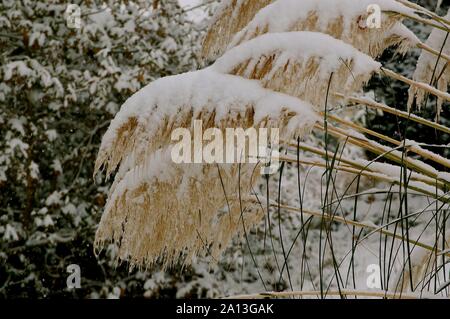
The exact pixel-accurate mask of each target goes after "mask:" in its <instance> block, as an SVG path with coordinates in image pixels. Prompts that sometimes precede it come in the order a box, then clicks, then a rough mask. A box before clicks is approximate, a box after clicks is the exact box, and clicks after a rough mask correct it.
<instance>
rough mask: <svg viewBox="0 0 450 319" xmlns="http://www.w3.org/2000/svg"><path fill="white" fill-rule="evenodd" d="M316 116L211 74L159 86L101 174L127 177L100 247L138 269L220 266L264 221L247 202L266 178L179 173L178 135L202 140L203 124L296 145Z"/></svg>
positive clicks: (115, 130) (129, 117) (139, 104)
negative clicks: (109, 247)
mask: <svg viewBox="0 0 450 319" xmlns="http://www.w3.org/2000/svg"><path fill="white" fill-rule="evenodd" d="M312 109H313V107H312V106H311V105H309V104H308V103H305V102H302V101H301V100H299V99H296V98H293V97H290V96H287V95H284V94H280V93H276V92H272V91H269V90H266V89H264V88H262V87H261V86H260V84H259V83H258V82H256V81H250V80H247V79H242V78H239V77H236V76H232V75H224V74H218V73H214V72H211V71H210V70H206V71H198V72H192V73H187V74H182V75H178V76H174V77H168V78H164V79H160V80H158V81H155V82H153V83H151V84H150V85H148V86H147V87H145V88H144V89H142V90H141V91H139V92H138V93H136V94H135V95H134V96H132V97H131V98H130V99H129V100H128V101H127V102H126V103H125V104H124V105H123V107H122V109H121V111H120V112H119V113H118V114H117V116H116V118H115V119H114V120H113V122H112V123H111V125H110V127H109V129H108V131H107V132H106V134H105V136H104V138H103V140H102V145H101V148H100V151H99V156H98V160H97V163H96V170H98V169H99V168H100V167H101V166H103V165H105V166H106V167H107V171H108V174H110V173H112V172H113V171H114V170H116V169H117V168H118V173H117V174H116V176H115V181H114V184H113V186H112V188H111V191H110V195H109V198H108V201H107V204H106V207H105V212H104V214H103V216H102V219H101V222H100V226H99V228H98V231H97V234H96V241H95V242H96V247H97V248H100V247H102V246H103V245H104V244H105V243H108V242H113V243H114V244H116V245H117V246H118V248H119V253H118V258H119V259H121V260H128V261H130V263H131V265H132V266H134V265H137V266H148V265H151V264H153V263H155V262H157V261H160V262H162V263H163V265H164V266H171V265H173V264H174V263H177V262H181V263H185V264H189V263H190V262H192V260H193V258H194V257H195V256H198V255H202V254H205V253H208V254H211V255H212V257H213V258H215V259H217V258H218V256H219V255H220V253H221V252H222V251H223V250H224V249H226V247H227V245H228V244H229V242H230V240H231V238H232V237H233V236H234V235H236V234H238V233H239V232H240V231H242V222H243V221H244V223H245V225H246V227H249V228H250V227H251V226H252V225H254V224H255V223H257V222H258V221H259V220H260V219H261V216H262V215H261V212H258V211H257V210H255V208H254V207H251V206H249V205H248V203H247V202H246V201H245V198H246V196H247V195H248V194H249V192H250V188H251V185H252V182H256V181H257V179H258V175H259V170H258V168H257V167H255V164H249V163H245V164H242V165H238V164H218V165H216V164H175V163H174V162H173V161H172V158H171V147H172V146H173V145H174V143H175V142H172V141H171V132H172V131H173V130H174V129H175V128H180V127H183V128H187V129H188V130H190V131H192V130H193V128H192V125H193V122H194V120H196V119H201V120H202V122H203V127H204V129H205V130H206V129H207V128H210V127H216V128H218V129H220V130H221V131H224V130H225V129H226V128H233V127H241V128H243V129H246V128H249V127H254V128H260V127H269V128H270V127H276V128H280V135H281V138H288V139H289V138H292V137H294V136H300V135H303V134H305V133H306V132H308V131H309V130H310V129H311V128H312V126H313V124H314V123H315V122H316V121H317V120H318V117H317V115H316V114H315V112H314V111H313V110H312ZM239 171H240V175H241V177H239ZM219 172H220V173H219ZM255 172H256V173H255ZM252 175H253V177H252ZM239 186H240V187H239ZM225 194H226V196H225ZM239 194H240V195H241V196H242V201H241V200H239V196H238V195H239ZM241 204H242V207H241ZM241 208H242V210H241ZM242 217H243V219H242Z"/></svg>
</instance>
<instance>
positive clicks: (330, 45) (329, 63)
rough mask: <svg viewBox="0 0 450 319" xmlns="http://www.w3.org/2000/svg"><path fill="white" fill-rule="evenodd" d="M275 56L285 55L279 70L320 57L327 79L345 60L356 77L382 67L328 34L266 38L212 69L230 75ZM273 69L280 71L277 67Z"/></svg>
mask: <svg viewBox="0 0 450 319" xmlns="http://www.w3.org/2000/svg"><path fill="white" fill-rule="evenodd" d="M274 52H280V53H281V57H279V58H278V61H277V65H278V66H280V65H284V63H285V62H286V61H287V60H290V59H293V60H299V59H304V60H305V61H306V60H308V59H309V58H312V57H320V67H321V70H322V72H323V73H324V74H325V75H326V76H329V74H330V73H331V72H334V71H336V70H337V69H338V68H339V67H341V64H342V60H344V61H347V60H353V61H354V65H353V68H352V72H353V73H354V74H356V75H359V74H367V73H371V72H374V71H377V70H379V69H380V67H381V64H380V63H379V62H376V61H375V60H373V59H372V58H371V57H369V56H367V55H365V54H363V53H361V52H360V51H358V50H356V49H355V48H354V47H353V46H351V45H349V44H347V43H345V42H343V41H341V40H337V39H335V38H333V37H331V36H329V35H327V34H323V33H319V32H306V31H305V32H283V33H268V34H263V35H261V36H259V37H257V38H255V39H253V40H250V41H247V42H244V43H242V44H240V45H239V46H237V47H234V48H232V49H230V50H229V51H228V52H226V53H225V54H224V55H223V56H222V57H221V58H219V59H218V60H217V61H216V62H215V63H214V65H213V66H212V68H213V69H214V70H215V71H218V72H223V73H228V72H231V71H232V69H233V68H234V67H235V66H236V65H238V64H240V63H243V62H245V61H247V60H249V59H256V58H259V57H260V56H270V55H271V54H272V53H274ZM273 69H277V66H274V67H273Z"/></svg>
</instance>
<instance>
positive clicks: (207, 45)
mask: <svg viewBox="0 0 450 319" xmlns="http://www.w3.org/2000/svg"><path fill="white" fill-rule="evenodd" d="M272 2H273V0H224V1H223V2H222V3H221V5H220V7H219V9H218V10H217V12H216V14H215V16H214V17H213V19H212V21H211V27H210V28H209V30H208V32H207V34H206V36H205V39H204V42H203V52H202V55H203V57H204V58H206V59H211V60H212V59H215V58H217V56H218V55H220V54H222V53H223V51H224V49H225V48H226V47H227V45H228V43H230V41H231V39H232V37H233V36H234V35H235V34H236V33H237V32H238V31H240V30H241V29H242V28H243V27H245V26H246V25H247V23H248V22H249V21H250V20H251V19H253V17H254V16H255V14H256V13H257V12H258V11H259V10H260V9H262V8H264V7H265V6H266V5H268V4H270V3H272Z"/></svg>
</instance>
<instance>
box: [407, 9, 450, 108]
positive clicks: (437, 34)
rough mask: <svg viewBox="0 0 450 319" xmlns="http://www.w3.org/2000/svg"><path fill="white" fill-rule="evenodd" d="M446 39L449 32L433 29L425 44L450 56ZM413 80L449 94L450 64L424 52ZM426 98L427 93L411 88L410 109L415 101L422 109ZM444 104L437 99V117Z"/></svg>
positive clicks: (448, 40) (449, 14) (448, 14)
mask: <svg viewBox="0 0 450 319" xmlns="http://www.w3.org/2000/svg"><path fill="white" fill-rule="evenodd" d="M445 19H450V10H449V11H448V13H447V15H446V16H445ZM446 37H447V32H445V31H443V30H439V29H433V31H432V32H431V34H430V36H429V37H428V40H427V41H426V43H425V44H426V45H428V46H430V47H432V48H433V49H435V50H437V51H439V52H440V51H441V49H442V53H443V54H446V55H450V38H447V39H446ZM444 44H445V45H444ZM413 79H414V80H416V81H420V82H424V83H428V84H430V85H436V87H437V88H438V89H439V90H440V91H443V92H447V91H448V85H449V83H450V65H449V62H448V61H447V60H445V59H443V58H442V57H440V58H439V60H438V57H437V56H436V55H433V54H430V53H429V52H427V51H425V50H422V53H421V55H420V57H419V59H418V61H417V66H416V70H415V71H414V75H413ZM425 97H426V92H425V91H423V90H421V89H419V88H417V87H411V88H410V89H409V99H408V107H409V108H410V107H411V106H412V104H413V103H414V100H415V101H416V104H417V106H418V107H419V108H420V107H421V106H422V105H423V104H424V103H425ZM443 102H444V101H443V99H442V98H437V117H439V113H440V112H441V109H442V104H443Z"/></svg>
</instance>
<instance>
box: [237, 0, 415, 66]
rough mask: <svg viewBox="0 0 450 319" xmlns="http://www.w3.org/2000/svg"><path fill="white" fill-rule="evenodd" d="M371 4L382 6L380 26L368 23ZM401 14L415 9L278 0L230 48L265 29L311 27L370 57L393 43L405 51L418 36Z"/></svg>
mask: <svg viewBox="0 0 450 319" xmlns="http://www.w3.org/2000/svg"><path fill="white" fill-rule="evenodd" d="M370 5H378V6H379V7H380V8H381V10H382V20H381V24H380V25H379V28H377V27H375V28H374V27H369V26H368V25H367V20H368V18H369V15H370V13H369V12H368V7H369V6H370ZM402 14H408V15H414V10H412V9H410V8H407V7H406V6H404V5H402V4H400V3H398V2H396V1H394V0H375V1H373V0H358V1H353V0H339V1H338V0H321V1H316V0H303V1H297V0H278V1H275V2H274V3H272V4H271V5H268V6H266V7H265V8H263V9H262V10H261V11H260V12H259V13H258V14H257V15H256V16H255V17H254V18H253V20H252V21H251V22H250V23H249V24H248V25H247V26H246V27H245V28H244V29H242V30H241V31H240V32H238V33H237V34H236V36H235V37H234V38H233V40H232V41H231V42H230V44H229V48H231V47H234V46H236V45H238V44H240V43H242V42H245V41H248V40H250V39H252V38H255V37H257V36H259V35H261V34H264V33H273V32H288V31H314V32H322V33H326V34H328V35H331V36H333V37H334V38H337V39H341V40H343V41H344V42H346V43H348V44H351V45H352V46H354V47H355V48H356V49H358V50H360V51H361V52H364V53H366V54H369V55H370V56H372V57H377V56H379V55H381V53H383V51H384V50H385V49H386V48H388V47H390V46H393V45H397V46H399V47H400V48H401V50H400V51H401V52H404V51H405V49H407V48H409V47H411V46H415V45H416V42H417V41H418V39H417V38H416V37H415V36H414V35H413V34H412V33H411V32H408V31H409V30H407V28H406V27H405V26H403V25H402V23H401V21H402V19H403V16H402Z"/></svg>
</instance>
